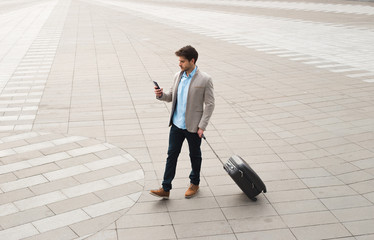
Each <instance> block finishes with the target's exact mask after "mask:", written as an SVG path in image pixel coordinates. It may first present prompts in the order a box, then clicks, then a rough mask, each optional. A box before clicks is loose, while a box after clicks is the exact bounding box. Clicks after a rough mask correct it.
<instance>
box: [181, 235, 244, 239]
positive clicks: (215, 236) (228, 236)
mask: <svg viewBox="0 0 374 240" xmlns="http://www.w3.org/2000/svg"><path fill="white" fill-rule="evenodd" d="M183 239H185V240H234V239H237V238H236V236H235V235H234V234H222V235H210V236H204V237H192V238H183Z"/></svg>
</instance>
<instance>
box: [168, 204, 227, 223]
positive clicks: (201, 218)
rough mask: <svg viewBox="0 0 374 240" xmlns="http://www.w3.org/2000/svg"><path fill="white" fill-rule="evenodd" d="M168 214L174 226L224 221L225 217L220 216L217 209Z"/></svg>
mask: <svg viewBox="0 0 374 240" xmlns="http://www.w3.org/2000/svg"><path fill="white" fill-rule="evenodd" d="M169 214H170V218H171V221H172V222H173V223H174V224H185V223H186V224H187V223H198V222H210V221H222V220H225V216H224V215H223V214H222V211H221V209H219V208H213V209H203V210H190V211H178V212H170V213H169Z"/></svg>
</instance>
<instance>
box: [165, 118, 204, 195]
mask: <svg viewBox="0 0 374 240" xmlns="http://www.w3.org/2000/svg"><path fill="white" fill-rule="evenodd" d="M185 139H187V142H188V147H189V150H190V160H191V168H192V170H191V173H190V176H189V177H190V182H191V183H192V184H195V185H199V183H200V169H201V161H202V158H201V149H200V146H201V138H200V137H199V135H198V134H197V133H190V132H188V131H187V130H184V129H180V128H178V127H176V126H175V125H174V124H173V125H172V126H171V128H170V133H169V148H168V157H167V159H166V167H165V173H164V180H163V182H162V188H163V189H164V190H165V191H167V192H168V191H170V189H171V188H172V186H171V182H172V181H173V179H174V177H175V171H176V168H177V161H178V156H179V153H180V152H181V149H182V145H183V142H184V140H185Z"/></svg>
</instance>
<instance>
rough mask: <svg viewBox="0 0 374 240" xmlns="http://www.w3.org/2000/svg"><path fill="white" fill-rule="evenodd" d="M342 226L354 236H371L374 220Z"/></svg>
mask: <svg viewBox="0 0 374 240" xmlns="http://www.w3.org/2000/svg"><path fill="white" fill-rule="evenodd" d="M343 224H344V226H345V227H346V228H347V229H348V230H349V231H350V232H351V233H352V234H354V235H364V234H373V233H374V229H373V224H374V219H369V220H362V221H355V222H347V223H343Z"/></svg>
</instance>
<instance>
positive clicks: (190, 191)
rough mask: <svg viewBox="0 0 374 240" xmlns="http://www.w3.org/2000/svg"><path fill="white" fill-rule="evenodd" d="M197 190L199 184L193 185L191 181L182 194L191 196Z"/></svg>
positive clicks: (187, 196)
mask: <svg viewBox="0 0 374 240" xmlns="http://www.w3.org/2000/svg"><path fill="white" fill-rule="evenodd" d="M198 190H199V185H195V184H192V183H191V185H190V187H189V188H188V189H187V191H186V193H185V194H184V196H185V197H186V198H191V197H193V196H195V194H196V193H197V191H198Z"/></svg>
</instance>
